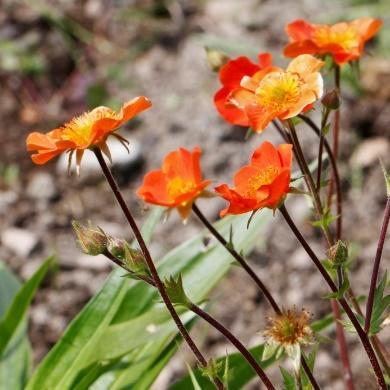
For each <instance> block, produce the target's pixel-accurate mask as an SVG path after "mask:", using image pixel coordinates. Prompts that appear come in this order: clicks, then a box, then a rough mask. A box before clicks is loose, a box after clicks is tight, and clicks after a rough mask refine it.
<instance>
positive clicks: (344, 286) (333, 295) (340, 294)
mask: <svg viewBox="0 0 390 390" xmlns="http://www.w3.org/2000/svg"><path fill="white" fill-rule="evenodd" d="M343 274H344V275H343V283H342V285H341V287H340V289H339V290H338V291H336V292H333V293H330V294H327V295H325V298H327V299H341V298H342V297H343V296H344V294H345V293H346V292H347V290H348V289H349V287H350V283H349V279H348V275H347V273H346V272H343Z"/></svg>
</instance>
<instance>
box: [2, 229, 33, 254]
mask: <svg viewBox="0 0 390 390" xmlns="http://www.w3.org/2000/svg"><path fill="white" fill-rule="evenodd" d="M1 241H2V243H3V245H4V246H5V247H7V248H9V249H11V250H12V251H13V252H14V253H15V254H16V255H18V256H20V257H26V256H28V255H30V254H31V252H32V251H33V250H34V249H35V248H36V247H37V246H38V243H39V239H38V237H37V236H36V235H35V234H34V233H32V232H30V231H28V230H25V229H19V228H9V229H7V230H5V231H4V232H3V233H2V234H1Z"/></svg>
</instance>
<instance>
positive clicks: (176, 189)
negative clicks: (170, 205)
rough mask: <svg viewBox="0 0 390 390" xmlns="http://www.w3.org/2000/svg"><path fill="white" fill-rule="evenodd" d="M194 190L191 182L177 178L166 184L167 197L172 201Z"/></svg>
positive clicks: (193, 184)
mask: <svg viewBox="0 0 390 390" xmlns="http://www.w3.org/2000/svg"><path fill="white" fill-rule="evenodd" d="M195 188H196V185H195V183H194V182H193V181H192V180H185V179H183V178H181V177H179V176H176V177H174V178H173V179H171V180H170V181H169V183H168V195H169V197H170V198H171V199H172V200H174V199H175V198H177V197H179V196H181V195H184V194H186V193H188V192H192V191H194V190H195Z"/></svg>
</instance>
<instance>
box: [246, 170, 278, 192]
mask: <svg viewBox="0 0 390 390" xmlns="http://www.w3.org/2000/svg"><path fill="white" fill-rule="evenodd" d="M279 173H280V168H279V167H275V166H271V165H270V166H268V167H266V168H264V169H262V170H261V171H259V172H258V173H256V174H255V175H253V176H252V177H250V178H249V180H248V187H247V189H246V191H245V196H247V197H248V198H252V197H254V196H255V195H256V192H257V191H258V189H259V188H260V187H261V186H264V185H268V184H271V183H272V182H273V181H274V180H275V178H276V176H278V175H279Z"/></svg>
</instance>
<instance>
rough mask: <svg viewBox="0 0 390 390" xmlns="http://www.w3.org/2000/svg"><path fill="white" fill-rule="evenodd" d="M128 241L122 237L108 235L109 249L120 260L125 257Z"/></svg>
mask: <svg viewBox="0 0 390 390" xmlns="http://www.w3.org/2000/svg"><path fill="white" fill-rule="evenodd" d="M126 245H127V242H126V241H125V240H122V239H120V238H116V237H112V236H108V238H107V250H108V252H110V253H111V254H112V255H113V256H114V257H115V258H117V259H119V260H123V259H124V258H125V255H126V253H125V248H126Z"/></svg>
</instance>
